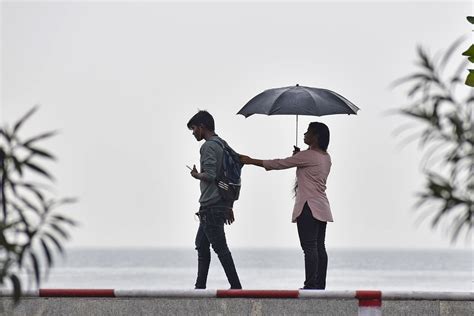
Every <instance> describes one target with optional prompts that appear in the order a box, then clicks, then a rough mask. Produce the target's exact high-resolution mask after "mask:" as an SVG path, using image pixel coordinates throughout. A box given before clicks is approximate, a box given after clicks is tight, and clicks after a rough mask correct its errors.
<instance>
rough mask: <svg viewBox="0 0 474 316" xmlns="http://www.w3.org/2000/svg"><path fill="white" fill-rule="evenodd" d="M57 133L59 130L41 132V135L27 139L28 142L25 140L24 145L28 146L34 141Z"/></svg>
mask: <svg viewBox="0 0 474 316" xmlns="http://www.w3.org/2000/svg"><path fill="white" fill-rule="evenodd" d="M57 133H58V131H50V132H46V133H43V134H40V135H38V136H35V137H32V138H30V139H28V140H27V141H26V142H24V143H23V144H22V145H23V146H25V147H28V146H29V145H31V144H32V143H34V142H37V141H39V140H42V139H46V138H49V137H52V136H54V135H56V134H57Z"/></svg>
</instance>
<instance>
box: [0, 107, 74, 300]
mask: <svg viewBox="0 0 474 316" xmlns="http://www.w3.org/2000/svg"><path fill="white" fill-rule="evenodd" d="M37 109H38V107H33V108H32V109H31V110H30V111H29V112H28V113H26V114H25V115H24V116H23V117H22V118H21V119H20V120H18V121H17V122H16V123H15V124H14V125H13V127H12V128H10V127H9V126H7V125H6V124H5V125H4V126H3V127H0V176H1V178H0V202H1V206H0V210H1V212H0V286H1V287H4V286H6V282H7V281H8V280H9V281H10V282H11V284H12V288H13V293H14V298H15V300H16V301H18V300H19V298H20V296H21V284H22V281H21V280H22V278H21V277H20V275H21V274H25V273H26V274H27V276H28V278H27V279H28V281H30V280H31V278H33V279H34V281H35V284H36V286H38V287H39V285H40V282H41V280H42V278H43V277H44V276H47V274H48V271H49V269H50V268H51V267H52V266H53V264H54V259H55V255H56V254H57V251H59V252H60V253H63V241H64V240H66V239H68V238H69V234H68V229H69V226H74V225H76V223H75V221H73V220H71V219H70V218H68V217H66V216H63V215H60V214H58V213H56V208H57V207H59V206H61V205H64V204H67V203H73V202H74V201H75V200H74V199H71V198H64V199H57V198H56V197H55V196H54V194H53V192H52V190H51V188H50V187H49V186H48V185H46V184H45V183H44V180H47V182H48V183H52V182H53V181H54V178H53V176H52V175H51V174H50V173H49V172H48V171H47V170H46V169H45V168H44V167H43V166H41V165H40V164H39V163H38V161H40V160H42V161H43V162H45V161H54V160H55V157H54V156H53V155H52V154H50V153H49V152H47V151H46V150H44V149H42V148H40V147H38V143H40V142H41V141H42V140H45V139H48V138H50V137H52V136H54V135H55V134H56V132H55V131H51V132H46V133H41V134H39V135H36V136H33V137H30V138H27V139H26V140H22V138H20V136H19V132H20V130H21V128H22V127H23V125H24V123H25V121H26V120H27V119H28V118H29V117H30V116H31V115H33V114H34V113H35V112H36V111H37ZM32 179H37V180H38V181H41V182H33V181H32Z"/></svg>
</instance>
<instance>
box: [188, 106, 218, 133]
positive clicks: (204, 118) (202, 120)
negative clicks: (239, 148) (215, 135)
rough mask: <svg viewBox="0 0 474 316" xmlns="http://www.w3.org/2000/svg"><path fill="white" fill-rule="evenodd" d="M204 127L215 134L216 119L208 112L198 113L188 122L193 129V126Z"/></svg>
mask: <svg viewBox="0 0 474 316" xmlns="http://www.w3.org/2000/svg"><path fill="white" fill-rule="evenodd" d="M192 125H194V126H200V125H202V126H204V127H205V128H207V129H208V130H210V131H211V132H214V129H215V127H214V118H213V117H212V115H211V114H210V113H209V112H207V111H199V112H197V113H196V114H195V115H194V116H193V117H192V118H191V119H190V120H189V122H188V124H187V126H188V128H189V129H191V126H192Z"/></svg>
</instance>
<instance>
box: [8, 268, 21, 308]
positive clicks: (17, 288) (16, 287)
mask: <svg viewBox="0 0 474 316" xmlns="http://www.w3.org/2000/svg"><path fill="white" fill-rule="evenodd" d="M9 278H10V281H11V282H12V285H13V299H14V301H15V304H17V303H18V302H19V301H20V297H21V283H20V280H19V279H18V277H17V276H16V275H15V274H10V275H9Z"/></svg>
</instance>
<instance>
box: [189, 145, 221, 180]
mask: <svg viewBox="0 0 474 316" xmlns="http://www.w3.org/2000/svg"><path fill="white" fill-rule="evenodd" d="M191 176H193V177H194V178H195V179H198V180H201V181H206V182H213V181H215V179H216V177H217V152H216V148H215V146H213V145H211V144H209V145H206V146H203V147H202V150H201V172H198V170H197V169H196V165H194V168H193V170H192V171H191Z"/></svg>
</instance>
